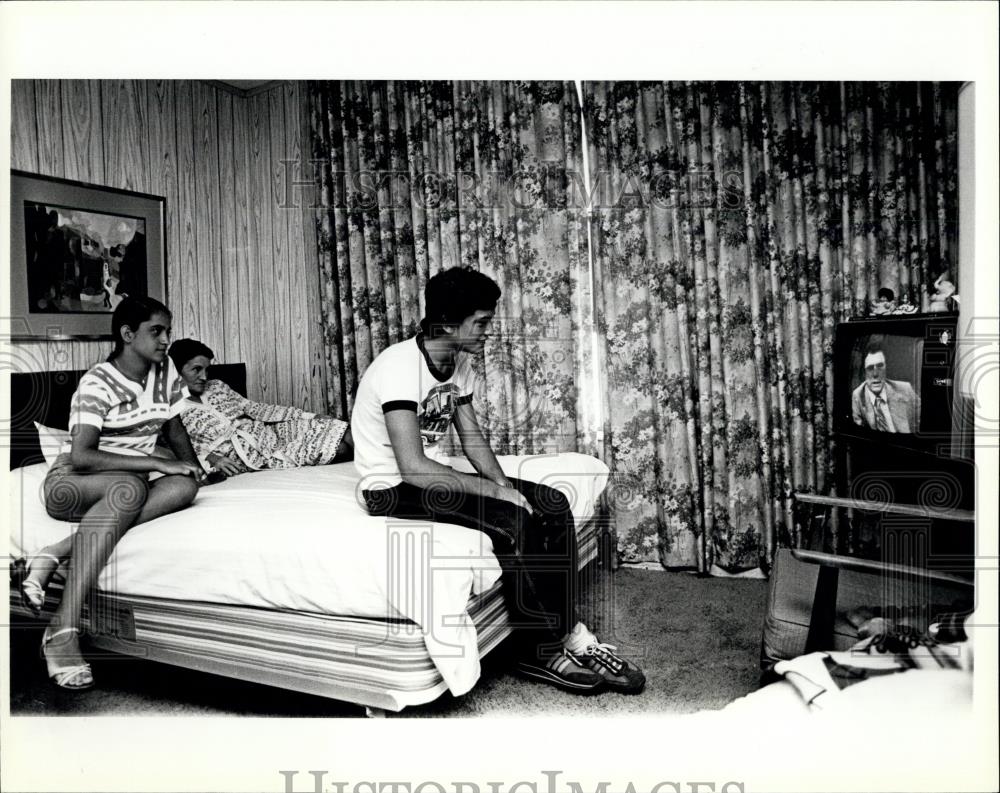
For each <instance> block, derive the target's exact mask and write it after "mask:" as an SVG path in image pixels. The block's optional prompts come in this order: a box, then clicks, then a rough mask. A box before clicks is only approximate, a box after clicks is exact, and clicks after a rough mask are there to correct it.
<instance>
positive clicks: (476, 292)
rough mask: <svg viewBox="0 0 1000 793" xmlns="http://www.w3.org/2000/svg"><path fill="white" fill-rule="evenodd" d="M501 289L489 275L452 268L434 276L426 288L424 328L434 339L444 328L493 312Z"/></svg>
mask: <svg viewBox="0 0 1000 793" xmlns="http://www.w3.org/2000/svg"><path fill="white" fill-rule="evenodd" d="M499 299H500V287H499V286H497V283H496V281H494V280H493V279H492V278H490V277H489V276H488V275H483V274H482V273H480V272H477V271H476V270H469V269H467V268H465V267H451V268H449V269H447V270H442V271H441V272H439V273H438V274H437V275H435V276H433V277H432V278H431V279H430V280H429V281H428V282H427V286H426V287H425V288H424V318H423V319H422V320H421V321H420V328H421V330H423V332H424V334H425V335H427V336H433V335H435V334H434V331H435V329H436V328H439V327H440V326H441V325H458V324H460V323H461V322H462V321H463V320H464V319H465V318H466V317H469V316H471V315H472V314H475V313H476V312H477V311H493V310H494V309H495V308H496V305H497V300H499Z"/></svg>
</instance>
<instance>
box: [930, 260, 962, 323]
mask: <svg viewBox="0 0 1000 793" xmlns="http://www.w3.org/2000/svg"><path fill="white" fill-rule="evenodd" d="M956 291H957V289H956V288H955V284H954V282H952V280H951V269H950V268H949V267H948V266H947V265H945V267H944V269H943V270H942V271H941V274H940V275H939V276H938V277H937V278H936V279H935V280H934V292H933V293H932V294H931V296H930V305H929V306H928V308H927V310H928V311H930V312H931V313H932V314H936V313H939V312H941V311H951V306H952V300H953V298H956V299H957V295H955V292H956Z"/></svg>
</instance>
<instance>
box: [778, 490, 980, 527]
mask: <svg viewBox="0 0 1000 793" xmlns="http://www.w3.org/2000/svg"><path fill="white" fill-rule="evenodd" d="M795 500H796V501H799V502H801V503H803V504H818V505H821V506H827V507H844V508H845V509H861V510H865V511H867V512H882V513H885V514H887V515H911V516H913V517H918V518H930V519H931V520H957V521H962V522H966V523H975V520H976V513H975V512H973V511H972V510H970V509H937V508H935V507H924V506H920V505H918V504H892V503H888V502H884V501H866V500H864V499H860V498H841V497H840V496H820V495H816V494H815V493H796V494H795ZM813 517H814V515H813V514H811V515H810V518H813Z"/></svg>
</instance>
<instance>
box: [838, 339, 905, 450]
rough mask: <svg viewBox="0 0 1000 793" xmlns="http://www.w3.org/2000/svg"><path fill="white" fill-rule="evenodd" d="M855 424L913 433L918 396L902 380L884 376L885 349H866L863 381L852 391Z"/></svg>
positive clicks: (878, 429)
mask: <svg viewBox="0 0 1000 793" xmlns="http://www.w3.org/2000/svg"><path fill="white" fill-rule="evenodd" d="M851 413H852V415H853V417H854V423H855V424H857V425H858V426H865V427H868V428H869V429H873V430H877V431H879V432H898V433H913V432H916V431H917V429H918V426H917V425H918V422H919V420H920V397H919V396H917V393H916V392H915V391H914V390H913V386H912V385H910V384H909V383H908V382H906V381H905V380H889V379H888V378H887V377H886V376H885V350H884V349H882V346H881V344H879V343H878V342H872V343H870V344H869V345H868V346H867V347H866V348H865V381H864V382H863V383H862V384H861V385H859V386H858V387H857V388H855V389H854V391H853V392H852V393H851Z"/></svg>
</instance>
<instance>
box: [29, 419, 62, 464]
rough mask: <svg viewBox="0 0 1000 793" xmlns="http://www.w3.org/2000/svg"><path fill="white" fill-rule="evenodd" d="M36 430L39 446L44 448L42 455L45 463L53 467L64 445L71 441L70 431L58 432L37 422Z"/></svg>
mask: <svg viewBox="0 0 1000 793" xmlns="http://www.w3.org/2000/svg"><path fill="white" fill-rule="evenodd" d="M35 429H36V430H38V445H39V446H41V447H42V454H43V455H45V462H46V463H48V464H49V465H52V463H54V462H55V461H56V457H58V456H59V452H61V451H62V448H63V445H64V444H66V443H67V442H68V441H69V430H57V429H56V428H55V427H46V426H45V425H44V424H39V423H38V422H37V421H36V422H35Z"/></svg>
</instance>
